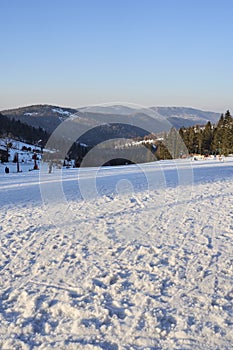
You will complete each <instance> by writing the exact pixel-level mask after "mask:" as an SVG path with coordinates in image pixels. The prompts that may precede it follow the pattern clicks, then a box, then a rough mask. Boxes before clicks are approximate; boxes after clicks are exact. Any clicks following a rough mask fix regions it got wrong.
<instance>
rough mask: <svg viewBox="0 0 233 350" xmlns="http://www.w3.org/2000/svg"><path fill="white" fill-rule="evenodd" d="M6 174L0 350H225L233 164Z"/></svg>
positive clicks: (1, 183)
mask: <svg viewBox="0 0 233 350" xmlns="http://www.w3.org/2000/svg"><path fill="white" fill-rule="evenodd" d="M14 167H15V165H13V164H12V165H10V173H9V174H5V173H4V166H3V165H0V198H1V212H0V233H1V236H0V237H1V250H0V254H1V255H0V284H1V291H0V294H1V295H0V324H1V326H0V348H1V349H40V350H41V349H108V350H117V349H119V350H120V349H125V350H129V349H137V350H138V349H140V350H141V349H151V350H152V349H204V348H205V349H211V350H212V349H230V348H232V346H233V336H232V334H233V322H232V316H233V311H232V310H233V308H232V306H233V305H232V304H233V284H232V277H233V276H232V272H233V271H232V270H233V266H232V261H233V256H232V248H233V238H232V233H233V209H232V204H233V200H232V195H233V184H232V180H233V158H225V159H224V162H220V161H218V160H216V159H212V160H205V161H203V160H200V161H193V162H191V161H190V160H178V161H160V162H156V163H148V164H144V165H130V166H125V167H111V168H110V167H105V168H100V169H97V168H83V169H53V172H52V174H48V165H47V164H40V170H39V171H30V172H29V171H28V170H29V166H28V165H27V164H22V173H16V172H14V171H15V169H14Z"/></svg>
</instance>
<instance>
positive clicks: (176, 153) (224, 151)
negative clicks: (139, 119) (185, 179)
mask: <svg viewBox="0 0 233 350" xmlns="http://www.w3.org/2000/svg"><path fill="white" fill-rule="evenodd" d="M187 153H188V154H202V155H206V156H208V155H225V156H228V155H229V154H231V153H233V118H232V116H231V114H230V112H229V110H228V111H227V112H226V113H225V114H222V115H221V117H220V119H219V121H218V123H217V124H211V122H208V123H207V124H206V125H205V126H200V125H196V126H191V127H188V128H184V127H183V128H180V129H179V131H178V132H177V130H176V129H175V128H172V129H171V130H170V131H169V133H167V134H163V137H162V140H161V141H158V142H157V152H156V156H157V158H158V159H172V158H180V157H182V156H186V155H187Z"/></svg>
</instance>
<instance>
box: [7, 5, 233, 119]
mask: <svg viewBox="0 0 233 350" xmlns="http://www.w3.org/2000/svg"><path fill="white" fill-rule="evenodd" d="M0 13H1V22H0V43H1V53H0V77H1V78H0V79H1V80H0V82H1V84H0V109H5V108H11V107H17V106H23V105H29V104H36V103H49V104H55V105H61V106H71V107H79V106H84V105H90V104H99V103H106V102H111V101H121V102H129V103H137V104H140V105H145V106H153V105H154V106H190V107H197V108H202V109H206V110H213V111H219V112H224V111H225V110H226V109H228V108H230V110H231V111H232V112H233V94H232V92H233V88H232V85H233V45H232V35H233V1H232V0H221V1H218V0H202V1H200V0H37V1H33V0H0Z"/></svg>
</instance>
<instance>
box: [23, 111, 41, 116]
mask: <svg viewBox="0 0 233 350" xmlns="http://www.w3.org/2000/svg"><path fill="white" fill-rule="evenodd" d="M37 114H38V113H37V112H27V113H24V115H25V116H29V117H30V116H32V115H37Z"/></svg>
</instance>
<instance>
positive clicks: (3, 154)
mask: <svg viewBox="0 0 233 350" xmlns="http://www.w3.org/2000/svg"><path fill="white" fill-rule="evenodd" d="M8 158H9V154H8V152H7V150H6V148H5V147H3V146H0V161H1V163H4V162H8Z"/></svg>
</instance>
